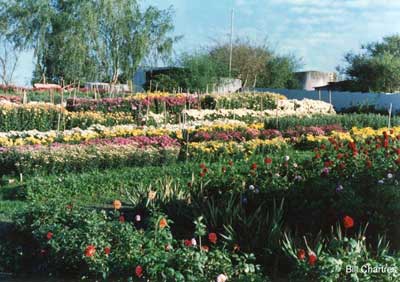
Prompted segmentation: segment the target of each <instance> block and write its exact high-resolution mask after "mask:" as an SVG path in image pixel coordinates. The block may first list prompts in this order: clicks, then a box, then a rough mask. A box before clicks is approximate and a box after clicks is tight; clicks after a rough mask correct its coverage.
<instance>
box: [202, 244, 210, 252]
mask: <svg viewBox="0 0 400 282" xmlns="http://www.w3.org/2000/svg"><path fill="white" fill-rule="evenodd" d="M201 250H202V251H203V252H208V251H209V250H210V248H209V247H208V246H206V245H203V246H201Z"/></svg>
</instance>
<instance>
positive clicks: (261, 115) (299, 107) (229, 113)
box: [183, 99, 335, 122]
mask: <svg viewBox="0 0 400 282" xmlns="http://www.w3.org/2000/svg"><path fill="white" fill-rule="evenodd" d="M183 113H184V114H185V115H186V116H187V118H188V119H189V120H214V119H218V118H229V119H239V120H243V121H247V122H256V121H264V119H265V118H266V117H275V118H276V117H285V116H296V117H305V116H312V115H325V114H335V111H334V109H333V108H332V105H330V104H328V103H325V102H322V101H315V100H308V99H304V100H301V101H298V100H278V101H277V107H276V109H274V110H263V111H255V110H248V109H234V110H229V109H228V110H227V109H219V110H185V111H183Z"/></svg>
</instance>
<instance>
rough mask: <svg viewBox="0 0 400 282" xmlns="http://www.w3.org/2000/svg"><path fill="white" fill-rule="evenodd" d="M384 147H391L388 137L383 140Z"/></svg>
mask: <svg viewBox="0 0 400 282" xmlns="http://www.w3.org/2000/svg"><path fill="white" fill-rule="evenodd" d="M383 147H385V148H387V147H389V139H387V138H386V139H385V141H383Z"/></svg>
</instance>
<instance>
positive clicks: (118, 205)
mask: <svg viewBox="0 0 400 282" xmlns="http://www.w3.org/2000/svg"><path fill="white" fill-rule="evenodd" d="M113 207H114V209H116V210H119V209H120V208H121V207H122V204H121V201H120V200H115V201H114V202H113Z"/></svg>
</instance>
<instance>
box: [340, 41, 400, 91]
mask: <svg viewBox="0 0 400 282" xmlns="http://www.w3.org/2000/svg"><path fill="white" fill-rule="evenodd" d="M361 49H362V52H361V53H358V54H357V53H354V52H350V53H348V54H346V55H345V61H346V62H347V66H346V67H345V68H344V69H342V72H343V73H344V74H346V75H347V77H348V78H349V79H350V80H351V81H352V82H353V83H352V85H353V87H352V88H353V89H351V90H355V91H363V92H390V93H393V92H398V91H400V36H399V35H393V36H388V37H385V38H383V40H382V41H381V42H373V43H369V44H366V45H363V46H362V48H361Z"/></svg>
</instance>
